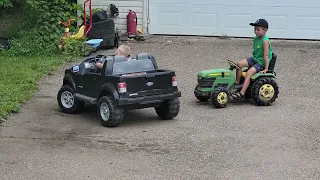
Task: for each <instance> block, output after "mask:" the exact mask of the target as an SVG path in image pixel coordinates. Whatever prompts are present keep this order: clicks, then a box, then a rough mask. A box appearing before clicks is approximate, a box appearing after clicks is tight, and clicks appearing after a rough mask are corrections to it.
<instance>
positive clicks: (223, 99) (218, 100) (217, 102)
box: [210, 87, 230, 108]
mask: <svg viewBox="0 0 320 180" xmlns="http://www.w3.org/2000/svg"><path fill="white" fill-rule="evenodd" d="M229 98H230V95H229V91H228V89H227V88H225V87H217V88H215V89H214V90H213V92H212V93H211V97H210V100H211V103H212V105H213V106H214V107H216V108H224V107H226V106H227V104H228V101H229Z"/></svg>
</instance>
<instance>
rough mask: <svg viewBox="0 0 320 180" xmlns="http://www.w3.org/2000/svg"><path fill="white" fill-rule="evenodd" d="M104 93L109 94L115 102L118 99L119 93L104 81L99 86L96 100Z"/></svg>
mask: <svg viewBox="0 0 320 180" xmlns="http://www.w3.org/2000/svg"><path fill="white" fill-rule="evenodd" d="M105 95H111V96H112V97H113V98H114V100H115V101H116V103H118V101H119V94H118V91H117V89H116V88H115V87H114V85H112V84H111V83H105V84H103V85H102V86H101V89H100V92H99V94H98V98H97V99H98V100H99V99H100V97H102V96H105Z"/></svg>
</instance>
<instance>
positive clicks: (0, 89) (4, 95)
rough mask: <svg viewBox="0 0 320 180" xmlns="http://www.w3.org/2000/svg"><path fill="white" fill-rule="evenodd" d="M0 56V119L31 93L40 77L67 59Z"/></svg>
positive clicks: (13, 110) (15, 109)
mask: <svg viewBox="0 0 320 180" xmlns="http://www.w3.org/2000/svg"><path fill="white" fill-rule="evenodd" d="M0 57H1V58H0V121H1V119H2V120H3V119H4V118H5V117H6V115H7V114H8V113H11V112H17V111H18V110H19V107H20V105H21V104H22V103H25V102H26V101H27V100H28V99H29V98H30V97H31V96H32V95H33V93H34V92H35V89H36V87H37V83H38V81H39V80H40V78H41V77H43V76H44V75H46V74H48V73H50V72H52V71H53V70H55V69H56V68H57V67H58V66H59V65H60V64H62V63H63V62H65V61H67V60H66V58H63V57H62V56H61V57H59V56H54V57H9V56H6V55H2V54H1V53H0Z"/></svg>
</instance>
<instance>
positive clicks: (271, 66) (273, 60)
mask: <svg viewBox="0 0 320 180" xmlns="http://www.w3.org/2000/svg"><path fill="white" fill-rule="evenodd" d="M276 60H277V55H276V54H274V53H272V58H271V60H270V64H269V67H268V71H269V72H270V71H271V72H272V71H273V69H274V66H275V64H276ZM247 70H248V68H243V69H242V71H243V72H242V73H241V76H242V77H243V78H245V77H246V75H247V72H246V71H247Z"/></svg>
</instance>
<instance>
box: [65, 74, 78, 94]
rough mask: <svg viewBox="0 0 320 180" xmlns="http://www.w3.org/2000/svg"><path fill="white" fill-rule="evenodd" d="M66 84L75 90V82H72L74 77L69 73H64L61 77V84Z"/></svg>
mask: <svg viewBox="0 0 320 180" xmlns="http://www.w3.org/2000/svg"><path fill="white" fill-rule="evenodd" d="M67 84H69V85H70V86H71V87H72V88H73V89H74V90H75V91H77V87H76V83H75V82H74V79H73V77H72V75H71V74H66V75H65V76H64V77H63V85H62V86H64V85H67Z"/></svg>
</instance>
